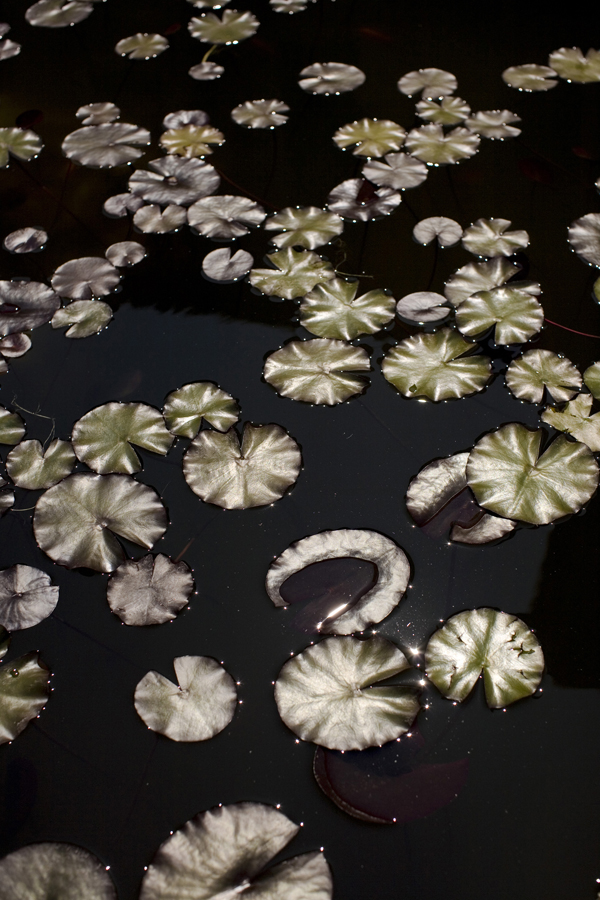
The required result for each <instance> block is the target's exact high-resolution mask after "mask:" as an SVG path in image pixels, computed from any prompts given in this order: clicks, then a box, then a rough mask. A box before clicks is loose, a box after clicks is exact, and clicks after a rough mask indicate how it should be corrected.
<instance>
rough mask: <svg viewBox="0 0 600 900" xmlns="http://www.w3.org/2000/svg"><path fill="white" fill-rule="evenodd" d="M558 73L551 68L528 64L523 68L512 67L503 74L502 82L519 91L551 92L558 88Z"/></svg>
mask: <svg viewBox="0 0 600 900" xmlns="http://www.w3.org/2000/svg"><path fill="white" fill-rule="evenodd" d="M556 74H557V73H556V72H555V70H554V69H551V68H550V67H549V66H538V65H536V64H535V63H526V64H525V65H522V66H510V67H509V68H508V69H505V70H504V72H503V73H502V80H503V81H504V82H505V83H506V84H507V85H508V86H509V87H512V88H517V90H519V91H549V90H550V89H551V88H553V87H556V85H557V84H558V81H557V80H556V78H555V76H556Z"/></svg>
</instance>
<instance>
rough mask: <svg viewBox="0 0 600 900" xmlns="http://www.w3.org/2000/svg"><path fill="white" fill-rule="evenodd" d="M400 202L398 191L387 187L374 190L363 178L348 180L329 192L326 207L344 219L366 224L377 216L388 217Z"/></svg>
mask: <svg viewBox="0 0 600 900" xmlns="http://www.w3.org/2000/svg"><path fill="white" fill-rule="evenodd" d="M401 202H402V197H401V196H400V194H399V193H398V191H394V190H392V188H389V187H380V188H379V189H378V190H375V189H374V188H373V186H372V185H371V184H370V182H368V181H365V180H364V178H348V179H347V180H346V181H342V182H340V184H337V185H336V186H335V187H334V188H333V190H331V191H330V192H329V196H328V197H327V206H328V207H329V209H330V210H331V212H334V213H337V214H338V215H339V216H344V218H346V219H353V220H354V221H356V220H359V221H361V222H368V221H369V219H375V218H376V217H377V216H389V215H390V213H393V212H394V210H395V209H396V207H397V206H398V205H399V204H400V203H401Z"/></svg>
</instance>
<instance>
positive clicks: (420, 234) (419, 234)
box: [413, 216, 463, 247]
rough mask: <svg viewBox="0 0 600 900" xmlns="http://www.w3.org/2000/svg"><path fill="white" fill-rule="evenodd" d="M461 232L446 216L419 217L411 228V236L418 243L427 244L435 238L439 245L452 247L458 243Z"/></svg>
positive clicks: (452, 220) (456, 224)
mask: <svg viewBox="0 0 600 900" xmlns="http://www.w3.org/2000/svg"><path fill="white" fill-rule="evenodd" d="M462 234H463V230H462V228H461V227H460V225H459V224H458V222H455V221H454V219H448V218H446V216H430V217H429V218H428V219H421V221H420V222H417V224H416V225H415V227H414V228H413V238H414V239H415V241H416V242H417V243H418V244H423V246H427V244H430V243H431V242H432V241H434V240H435V239H436V238H437V242H438V244H439V245H440V247H453V246H454V244H458V242H459V241H460V239H461V237H462Z"/></svg>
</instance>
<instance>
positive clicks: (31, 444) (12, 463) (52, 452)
mask: <svg viewBox="0 0 600 900" xmlns="http://www.w3.org/2000/svg"><path fill="white" fill-rule="evenodd" d="M74 466H75V453H74V452H73V448H72V447H71V444H70V443H69V441H61V440H59V439H58V438H57V439H56V440H55V441H52V443H51V444H49V445H48V447H47V448H46V450H44V448H43V447H42V445H41V444H40V442H39V441H21V443H20V444H17V446H16V447H15V449H14V450H11V451H10V453H9V454H8V456H7V457H6V471H7V472H8V474H9V475H10V477H11V478H12V480H13V481H14V483H15V484H16V485H17V487H21V488H26V489H27V490H28V491H39V490H44V491H45V490H46V489H47V488H49V487H52V485H54V484H58V482H59V481H62V479H63V478H66V477H67V475H70V474H71V472H72V471H73V467H74ZM6 627H7V628H8V630H9V631H11V630H12V629H11V628H10V626H8V625H7V626H6Z"/></svg>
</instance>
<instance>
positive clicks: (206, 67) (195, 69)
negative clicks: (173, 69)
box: [188, 60, 225, 81]
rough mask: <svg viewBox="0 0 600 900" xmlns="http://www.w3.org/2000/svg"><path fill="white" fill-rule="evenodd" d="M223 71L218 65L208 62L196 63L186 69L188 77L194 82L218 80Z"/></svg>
mask: <svg viewBox="0 0 600 900" xmlns="http://www.w3.org/2000/svg"><path fill="white" fill-rule="evenodd" d="M224 71H225V69H224V68H223V66H220V65H219V64H218V63H215V62H212V61H211V60H208V62H203V63H198V65H196V66H192V67H191V68H190V69H188V75H189V76H190V78H193V79H194V80H195V81H215V80H216V79H217V78H220V77H221V75H222V74H223V72H224Z"/></svg>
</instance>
